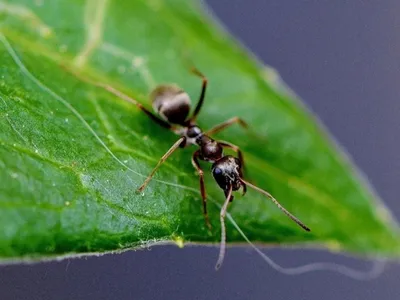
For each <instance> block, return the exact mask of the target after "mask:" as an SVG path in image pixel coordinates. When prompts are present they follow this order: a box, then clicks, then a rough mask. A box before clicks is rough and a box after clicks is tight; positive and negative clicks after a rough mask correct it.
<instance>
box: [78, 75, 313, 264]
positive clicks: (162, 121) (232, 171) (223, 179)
mask: <svg viewBox="0 0 400 300" xmlns="http://www.w3.org/2000/svg"><path fill="white" fill-rule="evenodd" d="M191 71H192V73H193V74H195V75H196V76H198V77H200V78H201V79H202V88H201V93H200V97H199V100H198V102H197V105H196V107H195V109H194V111H193V114H192V115H191V116H190V117H188V116H189V113H190V97H189V95H188V94H187V93H186V92H185V91H183V90H182V89H180V88H179V87H178V86H176V85H160V86H157V87H156V88H155V89H154V90H153V91H152V92H151V94H150V100H151V102H152V106H153V109H154V110H155V111H156V112H157V115H156V114H154V113H153V112H151V111H150V110H148V109H147V108H145V107H144V106H143V105H142V104H141V103H139V102H137V101H136V100H134V99H132V98H131V97H129V96H127V95H126V94H124V93H122V92H120V91H118V90H116V89H114V88H113V87H111V86H109V85H107V84H102V83H97V82H93V81H91V80H88V79H86V78H82V76H81V75H78V74H76V73H75V72H73V73H74V74H75V75H77V76H78V77H79V78H81V79H82V80H83V81H86V82H89V83H91V84H93V85H95V86H98V87H101V88H103V89H105V90H107V91H109V92H111V93H112V94H114V95H116V96H117V97H119V98H121V99H123V100H126V101H128V102H130V103H133V104H134V105H136V106H137V107H138V108H139V109H140V110H142V111H143V112H144V113H145V114H146V115H148V116H149V117H150V118H151V119H152V120H153V121H155V122H156V123H157V124H158V125H160V126H162V127H164V128H166V129H169V130H171V131H172V132H174V133H175V134H177V135H179V136H180V138H179V139H178V140H177V141H176V142H175V143H174V144H173V145H172V147H171V148H170V149H169V150H168V151H167V152H166V153H165V154H164V155H163V156H162V157H161V159H160V160H159V162H158V163H157V165H156V166H155V167H154V169H153V170H152V171H151V173H150V175H149V176H148V177H147V178H146V180H145V181H144V182H143V184H142V185H141V186H140V187H139V188H138V191H139V192H142V191H143V190H144V189H145V188H146V186H147V185H148V183H149V182H150V180H151V178H152V177H153V176H154V174H155V173H156V171H157V169H158V168H159V167H160V166H161V165H162V163H163V162H165V160H166V159H167V158H168V157H169V156H170V155H171V154H172V153H173V152H174V151H175V150H176V149H178V148H184V147H186V146H189V145H196V146H198V147H199V149H198V150H197V151H195V152H194V153H193V156H192V165H193V167H194V168H195V169H196V170H197V172H198V174H199V177H200V192H201V198H202V200H203V214H204V218H205V222H206V225H207V226H208V228H209V229H211V224H210V220H209V218H208V213H207V197H206V189H205V186H204V171H203V169H202V168H201V167H200V164H199V160H202V161H206V162H209V163H212V166H211V172H212V175H213V177H214V179H215V181H216V182H217V184H218V185H219V187H220V188H221V189H222V190H223V191H224V194H225V198H226V200H225V202H224V205H223V206H222V208H221V212H220V221H221V247H220V253H219V257H218V261H217V264H216V269H219V267H220V266H221V264H222V262H223V259H224V256H225V248H226V229H225V221H224V220H225V214H226V212H227V208H228V205H229V203H230V202H232V201H233V195H232V192H233V191H237V190H239V189H240V188H242V192H243V195H244V194H245V193H246V189H247V186H249V187H251V188H253V189H254V190H256V191H257V192H260V193H261V194H263V195H265V196H267V197H268V198H270V199H271V200H272V201H273V202H274V203H275V205H277V206H278V207H279V209H281V210H282V211H283V212H284V213H285V214H286V215H287V216H288V217H289V218H291V219H292V220H293V221H294V222H296V223H297V224H298V225H299V226H301V227H302V228H303V229H304V230H306V231H310V229H309V228H308V227H307V226H306V225H304V224H303V223H302V222H301V221H300V220H299V219H297V218H296V217H295V216H293V215H292V214H291V213H290V212H289V211H287V210H286V209H285V208H284V207H283V206H282V205H281V204H280V203H279V202H278V201H277V200H276V199H275V198H274V197H273V196H272V195H271V194H269V193H268V192H266V191H264V190H262V189H260V188H259V187H257V186H255V185H253V184H251V183H249V182H248V181H245V180H244V179H243V172H242V168H243V166H244V159H243V154H242V152H241V151H240V149H239V147H238V146H236V145H234V144H231V143H228V142H225V141H216V140H214V139H212V138H211V137H210V135H212V134H216V133H217V132H220V131H221V130H224V129H225V128H227V127H229V126H231V125H233V124H235V123H238V124H239V125H241V126H242V127H244V128H247V124H246V123H245V122H244V121H243V120H242V119H240V118H239V117H234V118H231V119H229V120H227V121H225V122H223V123H221V124H219V125H217V126H215V127H213V128H211V129H210V130H208V131H206V132H203V131H202V130H201V129H200V127H199V126H197V124H196V118H197V116H198V114H199V112H200V110H201V107H202V105H203V103H204V98H205V94H206V89H207V78H206V77H205V76H204V75H203V74H202V73H201V72H200V71H199V70H197V69H195V68H193V69H192V70H191ZM224 148H229V149H231V150H233V151H234V152H236V153H237V155H238V158H236V157H233V156H232V155H224V153H223V150H224Z"/></svg>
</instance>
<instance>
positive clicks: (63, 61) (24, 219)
mask: <svg viewBox="0 0 400 300" xmlns="http://www.w3.org/2000/svg"><path fill="white" fill-rule="evenodd" d="M271 47H273V45H272V44H271ZM0 61H1V67H0V158H1V160H0V176H1V177H0V180H1V184H0V228H2V229H1V230H0V256H1V258H2V259H3V260H19V259H30V258H34V259H40V258H48V257H54V256H62V255H70V254H74V253H79V254H80V253H89V252H104V251H110V250H122V249H127V248H131V247H139V246H143V245H148V244H153V243H155V242H162V241H175V242H177V243H178V244H181V243H182V242H187V241H190V242H201V243H214V242H218V241H219V237H220V229H219V228H220V227H219V209H220V206H221V205H222V203H223V201H224V195H223V192H222V191H221V190H220V189H219V188H218V187H217V185H216V183H215V182H214V181H213V179H212V177H211V175H210V174H209V172H206V175H207V179H206V188H207V192H208V196H209V212H210V218H211V223H212V225H213V230H212V232H209V231H208V229H207V227H206V226H205V224H204V219H203V215H202V204H201V197H200V195H199V192H198V190H199V189H198V185H199V182H198V177H197V175H196V173H195V171H194V169H193V167H192V165H191V162H190V159H191V154H192V153H193V151H194V150H195V148H194V147H189V148H186V149H184V150H179V151H177V152H176V153H174V154H173V155H172V157H171V158H169V159H168V160H167V162H166V163H165V164H164V165H163V166H162V167H161V168H160V170H159V171H158V172H157V174H156V176H155V179H154V180H152V181H151V183H150V185H149V186H148V188H147V189H146V190H145V193H144V195H140V194H137V193H136V192H135V190H136V189H137V187H138V186H139V185H140V184H141V183H142V182H143V180H144V178H145V177H146V175H147V174H148V173H149V172H150V171H151V169H152V168H153V167H154V166H155V164H156V163H157V161H158V159H159V158H160V157H161V156H162V155H163V154H164V153H165V152H166V151H167V149H168V148H169V147H170V146H171V145H172V144H173V143H174V142H175V141H176V140H177V136H176V135H174V134H173V133H171V132H169V131H168V130H165V129H163V128H161V127H159V126H158V125H157V124H155V123H153V122H152V121H151V120H149V118H148V117H147V116H146V115H145V114H143V113H142V112H141V111H139V110H138V109H137V107H135V106H134V105H132V104H129V103H127V102H125V101H123V100H121V99H119V98H117V97H115V96H114V95H112V94H110V93H108V92H107V91H105V90H104V89H101V88H99V87H96V86H93V85H91V84H88V83H86V82H84V81H82V80H81V79H80V78H79V77H77V76H76V75H74V74H73V73H71V72H69V71H67V69H66V68H65V67H64V66H68V67H69V68H74V71H75V72H77V73H78V74H80V76H85V77H87V78H92V79H93V80H95V81H97V82H101V83H105V84H109V85H111V86H113V87H115V88H118V89H120V90H122V91H124V92H125V93H128V94H129V95H131V96H132V97H133V98H135V99H137V100H138V101H139V102H141V103H143V105H145V106H147V107H150V103H149V102H148V98H147V95H148V93H149V91H150V90H151V89H152V88H153V87H154V86H155V84H159V83H165V82H170V83H176V84H178V85H179V86H181V87H182V88H183V89H184V90H186V91H187V92H188V93H189V94H190V95H191V98H192V99H193V101H196V100H197V98H198V96H199V93H200V86H201V82H200V80H199V79H198V78H197V77H195V76H191V75H190V74H189V72H188V63H187V62H188V61H193V62H194V63H195V65H196V66H197V67H198V68H199V69H200V70H201V71H202V72H203V73H205V74H206V75H207V77H208V79H209V89H208V91H207V96H206V102H205V105H204V107H203V109H202V112H201V114H200V116H199V118H198V122H199V125H200V126H201V127H202V128H204V129H208V128H210V127H212V126H213V125H215V124H218V123H220V122H222V121H224V120H226V119H229V118H231V117H233V116H240V117H241V118H243V119H245V120H246V121H247V122H248V123H249V126H250V129H249V131H246V130H244V129H242V128H240V127H238V126H232V127H231V128H229V129H227V130H226V131H225V132H223V133H221V134H219V135H217V136H216V137H217V138H220V139H223V140H227V141H230V142H232V143H234V144H237V145H239V146H240V147H241V148H242V149H243V151H244V154H245V159H246V162H247V168H246V170H245V172H246V173H245V176H246V178H248V179H249V180H250V181H251V182H253V183H255V184H257V185H258V186H260V187H262V188H264V189H266V190H268V191H269V192H271V193H272V194H273V195H274V196H275V197H276V198H277V199H278V200H279V201H280V202H281V203H282V204H283V205H284V206H285V207H287V209H288V210H289V211H291V212H292V213H293V214H295V215H296V216H297V217H299V218H300V219H301V220H302V221H303V222H305V223H306V224H307V225H308V226H309V227H310V228H311V229H312V231H311V232H310V233H308V232H305V231H302V230H301V229H300V228H299V227H297V226H296V224H294V223H293V222H291V220H289V219H288V218H287V217H286V216H285V215H284V214H282V212H281V211H280V210H279V209H278V208H277V207H276V206H274V205H273V204H272V203H271V202H270V201H269V200H268V199H267V198H264V197H263V196H261V195H260V194H258V193H256V192H255V191H253V190H250V191H248V193H247V195H245V196H243V197H242V196H240V195H239V194H238V195H236V196H235V201H234V202H233V203H232V204H231V206H230V207H229V212H230V213H231V215H232V217H233V218H234V219H235V220H236V222H237V223H238V224H239V226H241V228H242V230H243V231H244V232H245V233H246V234H247V235H248V237H249V238H250V240H252V241H257V242H260V243H264V244H297V245H299V244H307V245H308V246H315V247H321V246H323V247H328V248H329V249H331V250H338V251H339V250H340V251H342V250H345V251H350V252H353V253H358V254H362V255H367V256H377V255H379V256H388V257H398V255H399V249H400V242H399V241H400V239H399V230H398V228H397V225H396V224H395V223H394V222H393V220H392V219H391V217H390V214H389V212H388V211H387V209H386V208H385V207H384V206H383V205H382V204H381V203H380V201H379V199H378V198H377V196H376V195H374V194H373V193H372V192H371V190H370V189H369V188H368V186H367V185H366V183H365V182H364V181H363V180H362V179H360V176H359V175H357V174H356V172H355V168H354V166H352V164H351V163H350V162H349V161H348V159H347V158H346V157H345V155H344V154H343V153H341V151H340V150H339V149H338V147H337V146H336V145H335V144H334V143H333V142H332V141H330V140H329V138H328V136H327V134H326V133H325V131H324V130H322V129H321V128H320V126H319V124H317V122H316V121H315V119H314V118H313V117H312V116H311V115H310V113H308V112H307V111H306V110H305V108H304V107H303V106H302V105H301V104H300V103H299V102H298V100H297V99H296V97H295V96H294V95H293V94H292V93H291V92H290V91H289V90H288V89H287V88H285V86H284V84H283V83H282V82H281V81H280V79H279V77H278V75H277V74H276V73H275V72H274V71H273V70H271V69H270V68H268V67H264V66H261V65H260V63H259V62H257V61H255V60H254V58H252V57H251V56H249V55H248V54H246V53H245V51H244V50H243V49H242V48H240V47H238V46H237V44H236V42H234V41H233V40H232V38H231V37H230V36H229V35H227V34H226V33H225V32H223V31H222V30H221V29H220V28H218V26H216V25H215V24H214V22H213V21H212V20H210V18H209V17H207V16H206V15H205V13H204V12H203V9H202V8H201V7H199V5H198V3H196V2H194V1H187V0H168V1H167V0H165V1H162V0H152V1H147V0H140V1H139V0H136V1H107V0H99V1H97V0H88V1H86V2H83V1H79V0H73V1H69V0H68V1H67V0H53V1H46V2H43V1H31V0H29V1H28V0H25V1H23V0H18V1H16V0H13V1H9V2H4V1H1V2H0ZM202 166H203V167H204V168H205V170H207V171H208V170H209V168H210V165H209V164H207V163H203V164H202ZM227 236H228V242H229V243H235V242H238V243H241V242H243V238H242V237H241V236H240V234H239V233H238V232H237V230H236V229H235V228H234V227H233V226H232V224H231V223H229V222H227Z"/></svg>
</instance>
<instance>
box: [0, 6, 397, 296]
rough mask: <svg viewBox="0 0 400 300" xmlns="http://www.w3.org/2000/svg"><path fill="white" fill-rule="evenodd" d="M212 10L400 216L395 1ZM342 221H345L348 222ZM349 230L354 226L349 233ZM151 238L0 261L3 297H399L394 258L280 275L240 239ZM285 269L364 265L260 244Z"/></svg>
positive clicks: (330, 256)
mask: <svg viewBox="0 0 400 300" xmlns="http://www.w3.org/2000/svg"><path fill="white" fill-rule="evenodd" d="M206 3H207V4H208V5H209V9H210V11H211V13H213V14H214V15H216V16H217V17H218V18H219V19H220V20H221V22H222V23H223V24H224V26H225V27H226V28H227V29H228V30H229V31H230V32H231V33H232V34H233V35H234V36H236V37H237V38H238V39H239V40H240V41H241V42H242V43H243V44H244V45H245V46H246V47H248V48H249V49H251V50H252V51H253V52H254V53H255V54H256V55H257V56H258V57H259V58H260V59H261V60H262V61H263V62H264V63H266V64H268V65H271V66H272V67H274V68H275V69H277V70H278V71H279V73H280V74H281V76H282V78H283V80H284V81H285V82H286V83H287V84H288V85H289V86H290V87H291V88H292V89H293V90H294V91H295V92H296V93H297V94H298V95H299V96H300V97H301V98H302V99H303V101H304V102H305V103H306V104H307V105H308V106H309V107H310V108H311V110H312V111H314V112H315V113H316V114H317V115H318V116H319V118H320V119H321V120H322V121H323V123H324V124H325V125H326V127H327V128H328V129H329V130H330V132H331V133H332V134H333V136H335V138H336V139H337V140H338V141H339V143H340V144H342V145H343V146H344V147H345V149H347V151H348V152H349V153H350V155H351V156H352V157H353V159H354V161H355V162H356V164H357V165H358V166H359V167H360V168H361V169H362V170H363V171H364V172H365V173H366V175H367V177H368V178H369V179H370V181H371V182H372V184H373V186H374V187H375V188H376V189H377V191H378V193H379V194H380V195H381V197H382V198H383V199H384V201H385V203H386V204H387V206H388V207H389V208H390V210H391V211H392V212H393V214H394V215H395V216H396V217H397V219H399V218H400V203H399V202H398V193H397V190H398V182H399V181H400V159H399V156H400V155H399V153H400V139H399V129H400V101H399V99H398V95H399V94H400V84H399V80H400V17H399V16H400V2H399V1H398V0H383V1H372V0H352V1H347V0H335V1H330V0H285V1H282V0H268V1H266V0H253V1H240V0H208V1H206ZM345 225H346V224H343V226H345ZM354 234H357V233H356V232H354ZM228 250H229V251H228V254H227V257H226V260H225V263H224V265H223V267H222V269H221V270H220V271H218V272H215V271H214V264H215V261H216V258H217V253H218V249H217V248H212V247H186V248H184V249H178V248H176V247H173V246H168V247H154V248H153V249H151V251H138V252H127V253H124V254H121V255H107V256H103V257H99V258H96V257H91V258H84V259H74V260H69V261H67V260H65V261H62V262H50V263H42V264H36V265H32V266H29V265H23V266H21V265H19V266H18V265H15V266H6V267H4V266H1V267H0V299H2V300H8V299H85V300H86V299H318V300H319V299H324V300H330V299H343V300H346V299H365V300H369V299H374V300H375V299H380V300H386V299H400V286H399V284H398V279H399V278H400V267H399V266H398V265H389V266H388V267H387V269H386V271H385V272H384V273H383V275H381V276H380V277H379V278H378V279H376V280H373V281H370V282H359V281H354V280H352V279H349V278H347V277H344V276H342V275H339V274H335V273H331V272H314V273H308V274H305V275H302V276H287V275H282V274H280V273H277V272H276V271H274V270H272V269H271V268H270V267H269V266H268V265H266V264H265V263H264V262H263V261H262V260H261V259H260V258H259V256H258V255H257V254H256V253H255V252H254V251H251V250H250V249H247V248H234V249H228ZM264 251H265V252H267V253H268V254H269V255H270V256H271V257H272V258H273V259H275V260H276V261H277V262H278V263H280V264H282V265H284V266H294V265H299V264H304V263H309V262H314V261H321V260H322V261H332V262H338V263H343V264H346V265H348V266H352V267H355V268H359V269H361V270H368V269H369V268H371V263H368V262H363V261H356V260H353V259H351V258H346V257H342V256H335V255H331V254H329V253H326V252H323V251H311V250H307V251H306V250H296V251H294V250H279V249H273V250H264Z"/></svg>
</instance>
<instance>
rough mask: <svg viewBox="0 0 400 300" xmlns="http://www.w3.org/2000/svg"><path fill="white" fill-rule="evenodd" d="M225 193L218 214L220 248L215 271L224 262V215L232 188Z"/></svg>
mask: <svg viewBox="0 0 400 300" xmlns="http://www.w3.org/2000/svg"><path fill="white" fill-rule="evenodd" d="M224 192H225V197H226V200H225V202H224V205H223V206H222V208H221V212H220V214H219V220H220V222H221V246H220V248H219V255H218V261H217V264H216V265H215V270H218V269H219V268H220V267H221V265H222V262H223V261H224V257H225V250H226V228H225V215H226V211H227V210H228V205H229V203H230V202H231V201H230V199H231V196H232V186H231V185H230V186H229V188H228V190H226V191H224Z"/></svg>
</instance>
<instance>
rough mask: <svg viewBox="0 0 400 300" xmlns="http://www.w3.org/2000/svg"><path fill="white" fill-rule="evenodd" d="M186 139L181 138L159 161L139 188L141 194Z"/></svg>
mask: <svg viewBox="0 0 400 300" xmlns="http://www.w3.org/2000/svg"><path fill="white" fill-rule="evenodd" d="M185 139H186V138H185V137H184V136H183V137H181V138H180V139H179V140H177V141H176V142H175V144H173V145H172V147H171V148H169V150H168V151H167V152H166V153H165V154H164V155H163V156H162V157H161V159H160V160H159V161H158V163H157V165H156V166H155V167H154V169H153V170H152V171H151V173H150V175H149V176H148V177H147V178H146V180H145V181H144V182H143V184H142V185H141V186H140V187H139V188H138V191H139V192H142V191H143V190H144V189H145V188H146V186H147V184H148V183H149V182H150V180H151V178H152V177H153V176H154V174H155V173H156V171H157V170H158V168H159V167H160V166H161V165H162V164H163V162H165V161H166V160H167V158H168V157H169V156H170V155H171V154H172V153H174V151H175V150H176V149H178V148H179V146H180V145H181V144H182V143H183V142H184V141H185Z"/></svg>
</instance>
